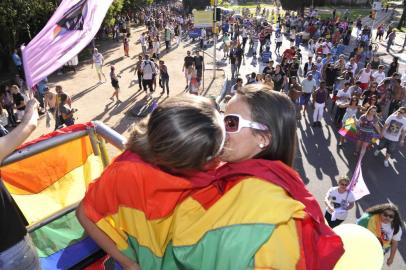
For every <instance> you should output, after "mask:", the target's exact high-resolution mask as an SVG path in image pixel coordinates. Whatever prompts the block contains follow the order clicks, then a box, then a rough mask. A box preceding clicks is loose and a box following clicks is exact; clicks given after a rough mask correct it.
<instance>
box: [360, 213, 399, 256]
mask: <svg viewBox="0 0 406 270" xmlns="http://www.w3.org/2000/svg"><path fill="white" fill-rule="evenodd" d="M357 224H358V225H360V226H362V227H364V228H367V229H368V230H370V231H371V232H372V233H373V234H375V236H376V237H377V238H378V240H379V242H380V243H381V245H382V248H383V249H384V250H388V249H389V248H390V246H391V241H390V240H388V239H385V238H384V235H383V234H382V230H381V221H380V218H379V214H376V215H371V214H369V213H364V214H363V215H362V216H361V218H360V219H359V220H358V221H357Z"/></svg>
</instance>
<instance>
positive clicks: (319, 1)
mask: <svg viewBox="0 0 406 270" xmlns="http://www.w3.org/2000/svg"><path fill="white" fill-rule="evenodd" d="M280 3H281V6H282V8H283V9H284V10H301V11H302V12H304V8H305V7H309V6H311V5H313V6H323V5H324V4H325V1H324V0H280Z"/></svg>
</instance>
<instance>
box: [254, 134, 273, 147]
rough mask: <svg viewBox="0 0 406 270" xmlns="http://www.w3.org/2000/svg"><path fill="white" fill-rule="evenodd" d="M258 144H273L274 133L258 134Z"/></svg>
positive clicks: (264, 145) (265, 145)
mask: <svg viewBox="0 0 406 270" xmlns="http://www.w3.org/2000/svg"><path fill="white" fill-rule="evenodd" d="M256 139H257V144H258V145H261V146H263V147H261V148H267V147H268V146H269V145H270V144H271V140H272V135H271V133H266V134H256Z"/></svg>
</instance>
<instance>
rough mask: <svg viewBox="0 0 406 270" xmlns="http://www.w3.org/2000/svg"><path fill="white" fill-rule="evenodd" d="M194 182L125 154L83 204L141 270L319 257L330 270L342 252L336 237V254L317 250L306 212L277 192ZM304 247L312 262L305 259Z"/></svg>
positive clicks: (274, 265) (275, 265)
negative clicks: (311, 255)
mask: <svg viewBox="0 0 406 270" xmlns="http://www.w3.org/2000/svg"><path fill="white" fill-rule="evenodd" d="M208 178H212V177H211V176H210V177H208ZM194 183H195V182H194V181H193V180H192V181H188V180H185V179H183V178H180V177H176V176H173V175H169V174H167V173H165V172H162V171H160V170H159V169H158V168H156V167H153V166H151V165H149V164H146V163H144V162H142V161H141V160H140V158H139V157H138V156H136V155H135V154H132V153H130V152H128V151H127V152H125V153H123V154H122V155H121V156H119V157H118V158H117V159H116V160H115V161H114V162H113V163H112V164H111V165H110V166H109V167H108V168H107V169H106V170H105V172H104V173H103V174H102V176H101V177H100V178H99V179H98V181H96V182H95V183H93V184H91V185H90V187H89V190H88V192H87V194H86V196H85V199H84V201H83V206H84V209H85V213H86V215H87V216H88V217H89V218H90V219H91V220H92V221H93V222H95V223H96V225H97V226H98V227H99V228H100V229H101V230H103V231H104V232H105V233H106V234H107V235H109V237H110V238H111V239H112V240H113V241H114V242H115V243H116V245H117V247H118V248H119V249H120V250H121V251H122V252H123V253H124V254H126V255H127V256H128V257H130V258H131V259H133V260H135V261H137V262H138V263H139V264H140V266H141V269H182V268H184V269H202V270H204V269H322V268H312V267H308V265H316V264H318V263H319V262H320V261H319V260H318V259H317V258H318V256H320V257H322V256H325V257H326V258H327V259H324V261H323V260H321V261H323V262H326V264H325V268H323V269H332V267H333V266H334V264H335V262H336V261H337V260H338V258H339V257H340V256H341V255H342V253H343V249H342V242H341V240H340V239H339V238H338V236H336V235H335V236H336V238H331V239H330V240H332V241H331V242H332V243H337V245H336V247H337V248H336V252H335V255H334V256H331V253H334V251H333V252H332V250H331V248H330V247H329V245H328V244H327V245H326V244H325V243H324V242H323V243H321V242H318V243H317V244H316V242H317V240H318V239H317V237H314V234H313V233H312V232H311V231H313V230H318V229H319V228H318V227H317V226H313V227H312V226H307V225H303V224H307V223H309V222H310V221H309V218H308V213H307V212H305V207H306V208H309V209H310V210H311V209H312V206H311V205H310V204H307V205H306V206H305V205H304V204H302V203H301V202H299V201H297V200H295V199H293V198H292V197H290V196H289V195H288V193H287V192H286V190H285V188H284V187H283V186H282V187H281V186H279V185H277V184H272V183H271V182H268V181H264V180H261V179H258V178H255V177H248V176H247V177H245V176H243V177H241V175H239V177H234V178H228V179H227V181H225V182H224V184H221V188H219V185H217V184H218V182H212V180H208V181H207V185H206V187H201V186H196V185H194ZM200 184H201V183H200ZM302 185H303V183H302ZM307 195H308V194H307V193H305V194H304V196H307ZM319 211H320V209H319ZM309 212H310V215H313V214H314V213H313V212H312V211H309ZM320 213H321V211H320ZM321 217H322V214H321ZM326 227H327V226H326ZM309 228H310V230H309ZM323 228H324V227H323ZM321 231H322V232H323V230H321ZM330 231H331V230H330ZM304 234H309V235H310V237H311V240H309V239H310V238H309V237H308V238H306V237H305V236H304ZM332 234H333V233H332ZM312 241H313V242H315V243H313V242H312ZM337 241H338V242H337ZM323 244H324V246H323ZM314 245H317V246H318V247H317V248H315V246H314ZM333 245H334V244H333ZM306 248H309V249H310V248H311V249H314V250H312V252H314V256H315V258H305V253H306V251H305V249H306ZM316 249H318V250H317V251H321V252H320V254H317V253H316ZM306 254H309V252H307V253H306ZM311 254H313V253H311Z"/></svg>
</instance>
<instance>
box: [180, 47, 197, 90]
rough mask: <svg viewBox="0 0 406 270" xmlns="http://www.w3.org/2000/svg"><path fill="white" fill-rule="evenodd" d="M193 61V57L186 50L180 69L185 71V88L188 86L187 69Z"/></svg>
mask: <svg viewBox="0 0 406 270" xmlns="http://www.w3.org/2000/svg"><path fill="white" fill-rule="evenodd" d="M194 63H195V59H194V58H193V57H192V56H191V55H190V51H187V55H186V57H185V59H184V60H183V67H182V71H183V72H184V73H185V78H186V87H185V89H187V88H188V87H189V79H190V78H189V76H188V69H189V68H190V67H191V66H193V65H194Z"/></svg>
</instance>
